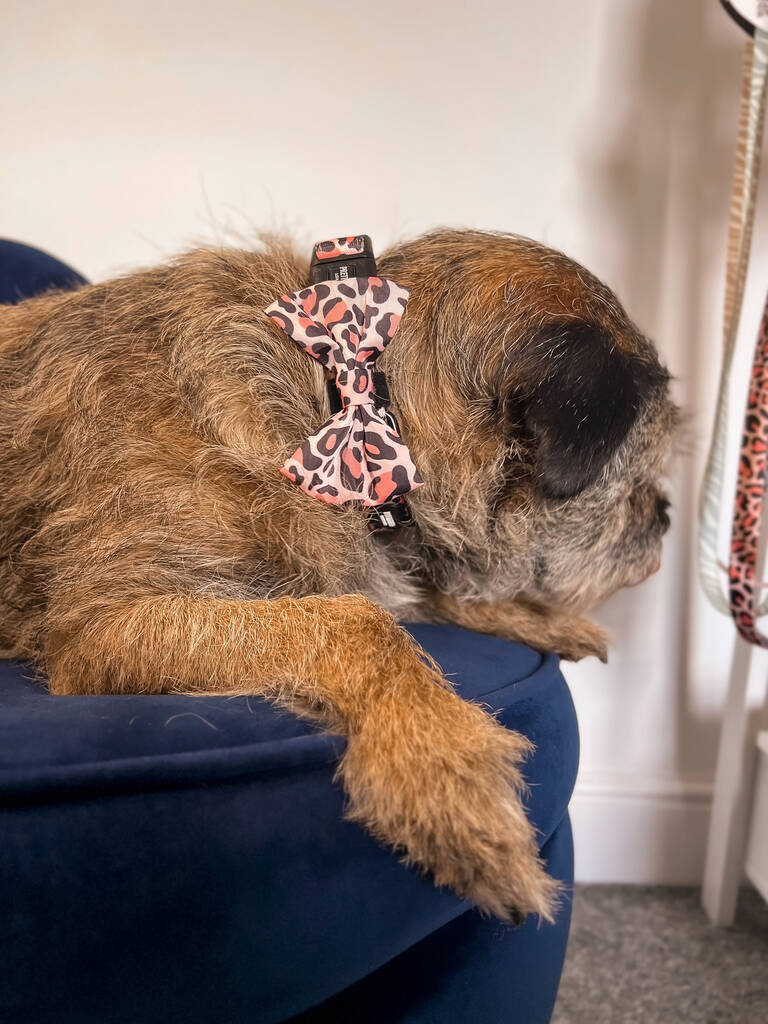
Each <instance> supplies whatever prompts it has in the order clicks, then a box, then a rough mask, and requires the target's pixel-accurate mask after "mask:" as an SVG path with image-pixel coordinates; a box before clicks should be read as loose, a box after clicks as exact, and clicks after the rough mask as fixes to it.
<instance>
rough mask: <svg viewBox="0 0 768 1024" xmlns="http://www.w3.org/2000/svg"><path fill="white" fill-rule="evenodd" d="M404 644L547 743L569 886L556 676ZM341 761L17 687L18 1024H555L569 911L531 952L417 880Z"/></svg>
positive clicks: (1, 770)
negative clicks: (355, 819)
mask: <svg viewBox="0 0 768 1024" xmlns="http://www.w3.org/2000/svg"><path fill="white" fill-rule="evenodd" d="M6 252H7V250H6ZM2 253H3V250H2V248H0V293H2V287H7V281H6V284H5V285H3V274H4V273H5V275H6V277H8V276H12V267H11V270H9V269H8V267H9V264H8V263H7V262H6V263H5V264H4V263H3V260H2ZM409 628H410V629H411V632H412V633H413V635H414V636H415V637H416V639H417V640H418V641H419V642H420V643H422V644H423V645H424V647H425V648H426V649H427V650H428V651H429V652H430V653H431V654H432V655H433V656H434V657H435V658H436V660H437V661H438V662H439V663H440V664H441V665H442V667H443V669H444V670H445V671H446V672H447V673H448V674H449V675H450V676H451V677H452V678H453V679H454V680H455V682H456V684H457V686H458V688H459V689H460V692H461V693H462V694H463V695H464V696H466V697H470V698H474V699H479V700H482V701H483V702H484V703H486V704H487V705H488V706H489V707H491V708H493V709H497V710H499V712H500V716H501V720H502V721H503V722H504V723H505V724H507V725H508V726H509V727H513V728H516V729H519V730H520V731H522V732H524V733H525V734H526V735H527V736H529V737H530V738H531V739H532V740H533V741H534V742H535V743H536V745H537V749H536V752H535V754H534V756H533V757H532V759H531V760H530V762H529V763H528V766H527V769H526V777H527V779H528V782H529V783H530V786H531V789H530V801H529V814H530V816H531V818H532V820H533V821H534V823H535V824H536V826H537V828H538V829H539V831H540V833H541V844H542V851H543V855H544V856H545V858H546V859H547V862H548V864H549V868H550V870H551V872H552V873H553V874H554V875H555V876H556V877H558V878H561V879H563V880H564V881H565V882H566V883H568V884H570V882H571V881H572V870H573V852H572V846H571V834H570V825H569V822H568V817H567V804H568V800H569V798H570V794H571V790H572V787H573V783H574V780H575V776H576V769H577V761H578V733H577V726H576V717H575V713H574V708H573V703H572V701H571V698H570V694H569V692H568V689H567V686H566V684H565V682H564V680H563V677H562V675H561V674H560V671H559V667H558V662H557V659H556V658H555V657H554V656H552V655H549V656H542V655H540V654H537V653H535V652H533V651H531V650H529V649H528V648H526V647H523V646H521V645H518V644H512V643H509V642H506V641H503V640H499V639H495V638H492V637H482V636H478V635H476V634H474V633H470V632H467V631H464V630H460V629H453V628H450V627H447V626H425V625H419V626H412V627H409ZM343 746H344V740H343V738H341V737H339V736H333V735H328V734H325V735H324V734H322V733H320V732H318V731H316V730H315V729H313V727H312V726H310V725H309V724H308V723H306V722H305V721H302V720H300V719H298V718H296V717H294V716H292V715H290V714H288V713H287V712H281V711H277V710H276V709H274V708H272V707H271V706H269V705H268V704H266V703H264V702H262V701H261V700H258V699H256V698H248V699H246V698H234V699H232V698H225V697H221V698H192V697H189V698H187V697H178V696H159V697H149V696H135V697H130V696H125V697H115V696H109V697H52V696H51V695H50V694H49V693H48V692H47V691H46V689H45V687H44V686H43V685H42V684H41V683H40V682H39V681H35V680H34V678H33V676H32V673H31V672H30V671H29V670H28V669H25V668H24V667H23V666H18V665H13V664H10V663H5V664H2V663H0V908H2V912H0V950H2V956H0V1020H2V1021H3V1022H4V1024H15V1022H19V1024H21V1022H24V1024H29V1022H34V1024H107V1022H109V1024H154V1022H157V1024H160V1022H163V1024H168V1022H171V1024H172V1022H177V1021H178V1022H184V1024H212V1022H214V1021H216V1022H219V1021H221V1022H241V1021H242V1022H246V1021H247V1022H254V1024H273V1022H278V1021H287V1020H289V1019H290V1020H293V1021H294V1022H298V1021H301V1022H303V1024H320V1022H325V1024H343V1022H345V1021H349V1022H350V1024H352V1022H355V1024H358V1022H360V1021H366V1022H369V1021H372V1022H376V1021H381V1022H382V1024H384V1022H386V1024H398V1022H410V1024H428V1022H430V1024H431V1022H434V1024H446V1022H450V1021H470V1020H471V1021H473V1022H477V1024H501V1022H505V1024H506V1022H508V1021H510V1020H518V1021H521V1022H525V1024H545V1022H546V1021H548V1020H549V1018H550V1015H551V1011H552V1007H553V1004H554V1000H555V995H556V991H557V984H558V980H559V977H560V971H561V968H562V962H563V957H564V953H565V944H566V941H567V933H568V924H569V919H570V903H569V900H567V899H566V900H565V902H564V904H563V909H562V911H561V913H560V915H559V917H558V920H557V922H556V924H555V925H543V926H540V925H539V924H538V922H537V920H536V919H531V920H530V921H529V922H527V923H526V925H525V926H523V927H522V928H518V929H513V928H510V927H507V926H503V925H501V924H499V923H498V922H496V921H493V920H488V919H485V918H482V917H481V916H480V915H479V914H478V913H477V911H476V910H474V909H473V908H471V907H469V906H468V905H467V904H466V903H462V902H461V901H459V900H458V899H457V897H456V896H455V895H454V894H453V893H452V892H450V891H447V890H438V889H436V888H435V887H434V886H433V885H432V883H431V882H430V881H429V879H424V878H421V877H419V876H418V875H416V874H415V873H414V872H412V871H410V870H408V869H406V868H405V867H403V866H402V865H401V864H400V863H399V861H398V860H397V858H396V857H395V856H394V855H393V854H392V853H391V852H390V851H388V850H386V849H385V848H383V847H381V846H379V845H378V844H377V843H376V842H375V841H374V840H372V839H371V838H370V837H369V836H368V835H367V834H366V833H365V832H364V831H363V830H362V829H360V828H359V827H357V826H356V825H352V824H350V823H348V822H345V821H344V820H343V794H342V792H341V790H340V789H339V787H338V786H337V785H336V784H334V782H333V772H334V766H335V763H336V760H337V758H338V756H339V754H340V752H341V751H342V750H343Z"/></svg>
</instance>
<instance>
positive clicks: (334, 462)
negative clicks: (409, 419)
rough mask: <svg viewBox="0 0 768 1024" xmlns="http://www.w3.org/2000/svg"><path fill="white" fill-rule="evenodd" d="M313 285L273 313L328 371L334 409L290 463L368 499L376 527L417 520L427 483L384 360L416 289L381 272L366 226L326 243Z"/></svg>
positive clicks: (313, 485)
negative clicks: (418, 495)
mask: <svg viewBox="0 0 768 1024" xmlns="http://www.w3.org/2000/svg"><path fill="white" fill-rule="evenodd" d="M309 279H310V286H309V287H308V288H305V289H303V290H302V291H300V292H296V293H295V294H293V295H283V296H282V297H281V298H280V299H278V300H277V302H275V303H273V305H272V306H270V307H269V308H268V309H267V310H266V313H267V315H268V316H269V317H270V318H271V319H272V320H273V321H274V322H275V323H276V324H277V325H278V326H279V327H281V328H282V329H283V330H284V331H285V332H286V333H287V334H288V335H289V336H290V337H291V338H293V340H294V341H295V342H296V343H297V344H298V345H299V346H300V347H301V348H302V349H304V351H305V352H306V353H307V354H308V355H310V356H312V357H313V358H314V359H317V360H318V362H320V363H321V364H322V365H323V366H324V367H325V368H326V370H327V371H328V373H329V376H328V380H327V389H328V400H329V403H330V409H331V418H330V419H329V420H327V421H326V422H325V423H324V424H323V425H322V426H321V427H320V429H319V430H318V431H317V432H316V433H315V434H313V435H312V436H311V437H309V438H308V439H307V440H306V441H305V442H304V443H303V444H302V445H300V446H299V448H297V450H296V451H295V452H294V454H293V455H292V456H291V458H290V459H288V460H287V462H286V463H285V465H284V466H283V467H282V470H281V472H282V473H283V474H284V475H285V476H287V477H288V478H289V479H290V480H292V481H293V482H294V483H296V484H297V485H298V486H299V487H301V488H302V490H304V491H305V492H306V493H307V494H310V495H312V497H315V498H318V499H320V500H321V501H325V502H328V503H329V504H334V505H343V504H346V503H348V502H354V503H360V504H362V505H363V506H364V507H365V509H366V515H367V518H368V526H369V528H370V529H371V530H372V531H376V532H377V531H390V530H394V529H396V528H397V527H399V526H406V525H410V523H412V522H413V519H412V516H411V513H410V510H409V508H408V504H407V502H406V500H405V495H406V494H407V493H409V492H410V491H411V490H414V489H415V488H416V487H419V486H420V485H421V483H422V480H421V477H420V475H419V471H418V470H417V469H416V466H415V465H414V464H413V461H412V459H411V456H410V452H409V451H408V448H407V446H406V445H405V443H404V442H403V439H402V437H401V436H400V429H399V426H398V423H397V420H396V419H395V416H394V414H393V413H392V411H391V409H390V407H389V406H390V397H389V389H388V387H387V382H386V378H385V376H384V373H383V372H382V371H381V370H379V369H378V368H377V367H376V365H375V363H376V360H377V359H378V357H379V356H380V355H381V353H382V352H383V351H384V348H385V347H386V346H387V345H388V344H389V342H390V341H391V340H392V338H393V337H394V334H395V332H396V331H397V328H398V326H399V324H400V318H401V316H402V314H403V312H404V311H405V307H406V304H407V301H408V291H407V289H405V288H402V287H401V286H400V285H397V284H395V282H394V281H386V280H382V279H381V278H380V277H378V276H377V274H376V261H375V258H374V255H373V246H372V244H371V240H370V238H369V237H368V236H367V235H349V236H346V237H343V238H334V239H330V240H328V241H324V242H318V243H317V244H316V245H315V246H314V248H313V253H312V261H311V264H310V272H309Z"/></svg>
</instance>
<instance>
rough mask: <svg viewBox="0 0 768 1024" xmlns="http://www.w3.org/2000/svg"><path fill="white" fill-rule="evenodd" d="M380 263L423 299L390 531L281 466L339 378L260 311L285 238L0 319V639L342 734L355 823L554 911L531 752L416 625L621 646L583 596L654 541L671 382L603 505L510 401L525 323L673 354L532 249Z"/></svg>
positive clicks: (577, 271)
mask: <svg viewBox="0 0 768 1024" xmlns="http://www.w3.org/2000/svg"><path fill="white" fill-rule="evenodd" d="M379 269H380V273H381V274H382V275H383V276H389V277H392V278H393V279H395V280H397V281H398V282H399V283H401V284H403V285H405V286H407V287H409V288H410V289H411V299H410V303H409V307H408V311H407V313H406V316H405V317H404V319H403V323H402V326H401V329H400V331H399V332H398V335H397V337H396V339H395V341H394V342H393V344H392V345H391V346H390V348H389V349H388V351H387V352H386V354H385V356H384V357H383V359H382V364H383V366H384V368H385V369H386V370H387V373H388V377H389V384H390V390H391V392H392V395H393V401H394V407H395V410H396V413H397V416H398V418H399V420H400V424H401V428H402V433H403V435H404V437H405V439H406V441H407V443H408V444H409V447H410V449H411V452H412V454H413V456H414V459H415V461H416V464H417V465H418V466H419V469H420V470H421V473H422V475H423V477H424V478H425V481H426V483H425V485H424V487H422V488H421V489H420V490H419V491H417V492H415V493H414V495H413V498H412V502H411V507H412V511H413V514H414V517H415V520H416V526H415V527H414V528H412V529H410V530H407V531H402V532H401V534H400V535H398V536H397V537H394V538H392V539H391V540H389V541H384V542H382V541H381V540H380V539H378V538H376V537H372V536H371V535H370V534H369V532H368V530H367V527H366V523H365V520H364V517H363V516H362V515H361V513H360V512H359V510H355V509H352V508H338V507H333V506H329V505H326V504H323V503H321V502H319V501H315V500H313V499H311V498H309V497H307V495H305V494H304V493H303V492H302V491H300V490H299V489H298V488H297V487H295V486H294V485H292V484H291V483H289V482H288V481H287V480H286V479H285V478H284V477H283V476H281V475H280V473H279V472H278V470H279V467H280V465H281V464H282V462H283V461H284V460H285V459H286V457H287V456H288V455H290V454H291V453H292V452H293V451H294V449H295V448H296V446H297V445H298V443H299V442H300V441H301V440H303V439H304V438H305V437H306V436H307V435H308V433H310V432H311V431H313V430H314V429H316V428H317V427H318V426H319V425H320V424H321V423H322V422H323V420H324V419H326V418H327V416H328V413H329V410H328V406H327V397H326V390H325V382H324V377H323V371H322V370H321V368H320V367H319V366H318V365H317V364H315V363H314V361H313V360H311V359H308V358H307V356H306V355H305V354H303V353H302V352H301V351H300V350H299V348H298V347H297V346H296V345H295V344H294V343H293V342H292V341H291V340H290V339H289V338H288V337H287V336H286V335H285V334H284V333H283V332H282V331H280V330H279V329H278V328H276V327H275V326H274V325H273V324H271V323H270V322H269V321H268V319H267V318H266V316H265V315H264V313H263V310H264V308H265V307H266V306H267V305H269V304H270V303H271V302H272V301H273V300H274V299H275V298H276V297H277V296H279V295H280V294H282V293H285V292H292V291H295V290H297V289H299V288H301V287H303V286H304V285H305V284H306V267H305V265H304V264H302V263H301V262H299V261H297V260H296V259H295V258H294V257H293V256H292V254H291V252H290V250H289V249H288V248H286V247H281V246H279V245H272V246H271V247H269V248H268V249H267V250H265V251H260V252H247V251H237V250H223V251H220V250H199V251H195V252H192V253H189V254H188V255H185V256H182V257H181V258H179V259H178V260H176V261H175V262H174V263H172V264H170V265H167V266H162V267H159V268H156V269H152V270H147V271H142V272H139V273H135V274H132V275H130V276H127V277H123V278H120V279H117V280H113V281H109V282H107V283H104V284H97V285H93V286H88V287H85V288H83V289H81V290H79V291H77V292H73V293H67V294H53V295H50V296H46V297H42V298H39V299H35V300H30V301H26V302H23V303H22V304H20V305H19V306H16V307H2V308H0V374H1V375H2V382H3V384H2V390H0V456H1V457H2V466H3V490H2V493H0V531H1V532H0V549H1V553H0V613H1V614H0V646H1V647H2V649H3V652H4V654H5V655H6V656H12V657H17V658H26V659H30V660H32V661H34V662H35V663H36V664H38V665H39V666H40V667H41V668H42V669H43V671H44V672H45V673H46V675H47V677H48V679H49V683H50V687H51V689H52V691H53V692H54V693H70V694H71V693H105V692H106V693H124V692H142V693H158V692H180V693H196V694H204V693H211V692H215V693H229V694H258V695H261V696H263V697H265V698H267V699H270V700H273V701H276V702H279V703H281V704H283V705H286V706H288V707H290V708H292V709H294V710H296V711H298V712H300V713H303V714H307V715H311V716H313V717H315V718H317V719H318V720H320V721H321V722H323V723H324V724H325V725H327V726H329V727H331V728H333V729H336V730H339V731H342V732H344V733H346V734H347V735H348V737H349V743H348V748H347V751H346V753H345V755H344V757H343V760H342V762H341V764H340V767H339V773H340V777H341V779H342V781H343V784H344V787H345V789H346V792H347V795H348V798H349V814H350V816H351V817H352V818H353V819H354V820H356V821H359V822H360V823H361V824H363V825H364V826H365V827H367V828H368V829H369V830H370V831H371V832H372V833H373V834H374V835H376V836H377V837H379V838H380V839H381V840H382V841H384V842H386V843H388V844H390V845H391V846H393V847H395V848H397V849H399V850H402V851H404V853H405V856H406V858H407V860H408V862H409V863H411V864H413V865H415V866H417V867H418V868H420V869H422V870H425V871H430V872H431V873H432V874H433V877H434V879H435V881H436V882H437V884H441V885H442V884H445V885H449V886H452V887H453V888H454V889H455V890H456V891H457V892H458V893H459V894H460V895H461V896H463V897H467V898H470V899H473V900H475V901H476V902H477V903H478V904H479V906H480V907H482V908H483V909H484V910H486V911H488V912H492V913H495V914H497V915H498V916H500V917H502V918H511V917H514V916H516V915H517V914H525V913H528V912H537V913H539V914H542V915H543V916H544V917H547V918H551V915H552V912H553V906H554V902H555V898H556V891H557V886H556V883H555V882H553V881H552V880H551V879H550V878H549V877H548V876H547V875H546V873H545V870H544V866H543V865H542V864H541V862H540V860H539V859H538V855H537V847H536V841H535V836H534V834H533V831H532V829H531V827H530V825H529V824H528V822H527V820H526V817H525V814H524V811H523V809H522V804H521V799H520V797H521V790H522V787H523V781H522V776H521V774H520V763H521V761H522V760H523V758H524V757H525V756H526V754H527V753H528V752H529V748H530V744H529V743H528V741H527V740H526V739H525V738H524V737H522V736H520V735H518V734H516V733H513V732H510V731H508V730H506V729H504V728H503V727H502V726H501V725H500V724H498V723H497V722H496V721H495V720H494V719H493V718H492V717H491V716H490V715H488V714H487V713H486V712H485V711H483V710H482V709H481V708H480V707H478V706H475V705H472V704H470V703H468V702H465V701H462V700H460V699H459V698H458V697H457V696H456V695H455V694H454V693H453V692H452V690H451V688H450V686H449V685H448V684H447V683H446V682H445V680H444V679H443V678H442V676H441V674H440V672H439V669H438V667H437V666H436V665H435V664H434V663H433V662H431V661H430V660H429V659H428V658H427V657H426V656H425V655H424V654H423V652H421V651H420V650H419V649H418V648H417V646H416V645H415V644H414V643H413V641H412V640H411V639H410V638H409V637H408V635H407V634H406V633H405V632H404V631H403V630H402V629H401V628H400V627H399V626H398V625H397V622H396V617H398V618H403V617H406V616H407V617H411V618H416V619H418V618H420V619H425V620H433V621H447V622H454V623H458V624H461V625H465V626H468V627H470V628H473V629H477V630H481V631H485V632H490V633H498V634H500V635H504V636H508V637H511V638H515V639H520V640H523V641H525V642H527V643H529V644H532V645H533V646H537V647H540V648H551V649H554V650H557V651H559V652H560V653H561V654H563V655H565V656H567V657H573V658H577V657H582V656H584V655H586V654H590V653H597V654H599V655H600V656H604V650H605V638H604V636H603V634H602V633H601V631H599V630H598V629H597V627H595V626H593V625H591V624H590V623H589V622H587V621H586V620H584V619H581V618H579V617H578V614H579V613H580V612H581V611H583V610H584V609H585V608H586V607H587V606H589V605H590V604H592V603H594V601H595V600H597V599H600V598H602V597H604V596H605V595H606V594H607V593H609V592H611V591H612V590H614V589H616V587H617V586H620V585H623V584H624V583H627V582H636V581H638V580H639V579H641V578H643V577H644V576H645V575H647V572H648V571H649V569H650V568H652V565H653V562H654V561H655V560H656V558H657V557H658V546H659V542H660V536H661V532H663V531H662V530H660V529H659V528H658V527H657V526H656V525H654V515H655V511H654V510H655V507H656V506H655V503H656V502H657V500H658V490H657V488H656V483H655V481H656V479H657V477H658V475H659V472H660V469H661V463H662V461H663V458H664V455H665V452H666V447H667V441H668V436H669V433H670V430H671V427H672V424H673V421H674V409H673V407H672V405H671V403H670V402H669V400H668V398H667V397H666V390H665V389H664V388H661V389H657V392H655V393H654V395H653V396H651V397H649V398H648V401H647V402H645V404H644V406H643V408H642V409H640V410H638V415H637V418H636V422H635V424H634V425H633V427H632V429H631V430H630V431H629V433H628V435H627V437H626V439H625V440H624V441H623V442H622V444H621V445H620V446H619V447H618V449H617V450H616V452H615V453H614V454H613V455H612V457H611V459H609V460H608V461H607V462H606V464H605V466H604V467H603V468H602V470H601V472H600V474H599V475H598V477H597V478H596V479H595V481H594V482H593V483H592V484H591V485H590V486H587V487H585V489H584V491H583V494H579V495H578V496H577V497H574V498H573V499H571V500H567V501H554V502H553V501H548V500H544V499H543V498H541V497H540V495H539V494H538V491H537V486H536V475H535V464H536V462H535V460H536V444H535V438H532V437H531V436H530V434H529V433H526V432H525V431H522V432H521V431H518V430H517V429H516V428H514V425H513V427H510V426H509V424H508V423H505V421H504V416H503V404H504V399H505V396H506V395H508V394H510V393H511V392H514V391H515V389H517V390H518V391H520V392H521V394H522V397H523V398H524V397H525V381H526V379H527V377H526V374H527V373H528V372H529V369H530V367H528V364H529V363H531V361H533V363H536V360H537V359H541V358H543V357H542V356H541V354H539V355H538V356H537V355H536V354H535V353H534V354H531V351H530V347H529V348H526V347H525V346H524V345H523V343H522V341H521V339H524V338H530V337H532V336H534V335H535V333H536V331H538V330H539V329H541V328H542V327H546V325H547V324H550V323H552V322H557V323H562V322H571V321H573V322H579V323H587V324H590V325H597V326H599V327H600V328H601V329H602V330H604V331H606V332H608V334H609V335H610V336H611V338H613V339H614V342H615V345H616V347H617V349H619V350H621V351H624V352H626V353H628V354H629V355H630V356H632V357H633V358H638V359H640V360H642V361H645V362H646V363H648V364H649V365H651V364H652V365H654V366H656V365H657V363H656V357H655V355H654V353H653V350H652V348H651V347H650V345H649V344H648V343H647V342H646V341H645V339H643V338H642V337H641V336H640V335H639V333H638V332H637V331H636V329H635V328H634V327H633V326H632V325H631V323H630V322H629V321H628V320H627V319H626V316H625V314H624V313H623V311H622V310H621V308H620V306H619V305H618V303H617V302H616V300H615V298H614V297H613V296H612V294H611V293H610V292H609V291H608V290H607V289H606V288H605V287H604V286H602V285H601V284H600V283H599V282H597V281H596V280H595V279H594V278H592V277H590V276H589V275H588V274H586V272H585V271H583V269H582V268H580V267H578V266H577V265H576V264H574V263H572V262H571V261H570V260H567V259H566V258H565V257H563V256H561V255H560V254H558V253H553V252H552V251H551V250H548V249H545V248H543V247H542V246H538V245H536V244H535V243H533V242H529V241H527V240H525V239H519V238H515V237H512V236H503V235H490V234H480V233H477V232H441V233H435V234H433V235H430V236H425V237H424V238H422V239H417V240H416V241H415V242H412V243H407V244H405V245H403V246H401V247H399V248H397V249H395V250H393V251H392V252H391V253H389V254H386V255H385V256H384V258H382V260H381V261H380V264H379ZM527 367H528V368H527ZM587 535H588V541H587V539H585V538H586V537H587ZM385 608H386V609H389V610H385Z"/></svg>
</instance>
